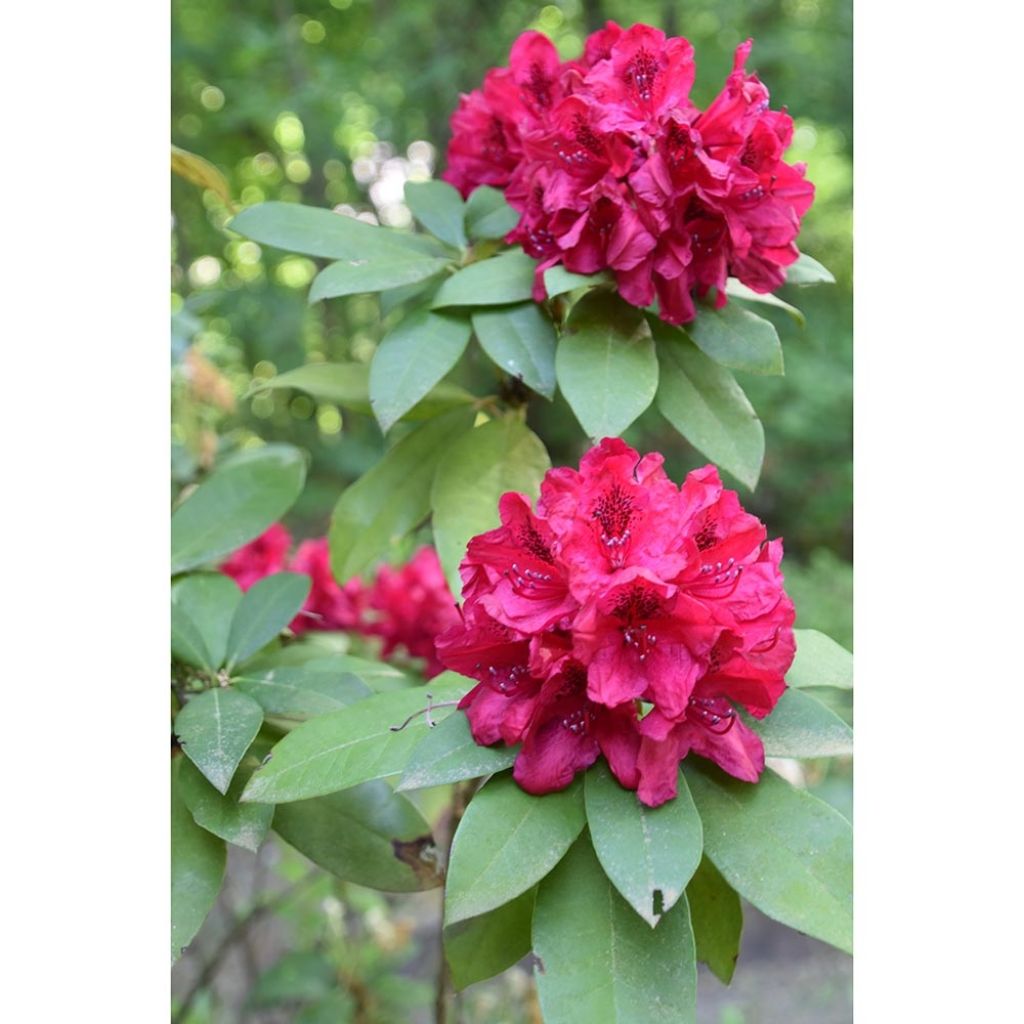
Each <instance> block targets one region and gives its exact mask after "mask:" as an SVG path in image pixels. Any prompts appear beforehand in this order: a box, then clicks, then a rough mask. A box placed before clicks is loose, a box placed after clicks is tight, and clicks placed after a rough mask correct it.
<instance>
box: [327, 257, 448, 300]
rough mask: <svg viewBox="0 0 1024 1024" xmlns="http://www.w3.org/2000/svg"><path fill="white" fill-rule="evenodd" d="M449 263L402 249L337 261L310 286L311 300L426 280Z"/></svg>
mask: <svg viewBox="0 0 1024 1024" xmlns="http://www.w3.org/2000/svg"><path fill="white" fill-rule="evenodd" d="M450 263H451V260H450V259H448V258H447V257H446V256H431V255H428V254H427V253H421V252H413V251H411V250H408V251H407V250H402V251H401V252H396V253H394V254H391V253H389V254H388V255H386V256H382V257H380V258H379V259H377V260H370V259H366V258H356V259H348V260H338V261H337V262H336V263H331V264H329V265H328V266H326V267H324V269H323V270H321V271H320V273H319V274H317V275H316V277H315V278H314V279H313V284H312V285H311V286H310V289H309V301H310V303H313V302H319V301H320V300H321V299H337V298H340V297H341V296H343V295H362V294H363V293H365V292H383V291H387V290H388V289H389V288H400V287H401V286H402V285H406V284H415V283H416V282H418V281H425V280H427V278H430V277H433V276H434V275H435V274H439V273H441V271H442V270H444V268H445V267H447V266H448V265H449V264H450Z"/></svg>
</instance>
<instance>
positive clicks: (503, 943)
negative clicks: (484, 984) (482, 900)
mask: <svg viewBox="0 0 1024 1024" xmlns="http://www.w3.org/2000/svg"><path fill="white" fill-rule="evenodd" d="M536 896H537V890H536V889H528V890H527V891H526V892H524V893H523V894H522V895H521V896H517V897H516V898H515V899H514V900H512V901H511V902H510V903H506V904H505V905H504V906H501V907H497V908H495V909H494V910H492V911H490V912H489V913H487V914H481V915H480V916H479V917H471V918H469V919H468V920H466V921H458V922H456V923H455V924H450V925H447V926H446V927H445V929H444V954H445V959H446V960H447V961H448V967H449V969H450V970H451V975H452V982H453V984H454V985H455V988H456V990H457V991H461V990H462V989H464V988H466V987H467V986H469V985H474V984H476V982H478V981H484V980H485V979H487V978H493V977H494V976H495V975H496V974H500V973H501V972H502V971H505V970H508V968H509V967H512V966H513V965H514V964H517V963H518V962H519V961H520V960H522V958H523V957H524V956H526V954H527V953H529V952H530V946H531V938H530V924H531V922H532V920H533V901H534V900H535V899H536Z"/></svg>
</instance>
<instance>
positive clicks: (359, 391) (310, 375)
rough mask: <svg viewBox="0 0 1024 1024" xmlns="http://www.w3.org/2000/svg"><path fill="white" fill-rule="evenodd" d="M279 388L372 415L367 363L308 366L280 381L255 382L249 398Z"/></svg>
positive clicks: (257, 379) (316, 364)
mask: <svg viewBox="0 0 1024 1024" xmlns="http://www.w3.org/2000/svg"><path fill="white" fill-rule="evenodd" d="M276 388H295V389H296V390H297V391H304V392H305V393H306V394H307V395H311V396H312V397H313V398H316V399H318V400H320V401H322V402H333V403H334V404H335V405H341V406H344V407H345V408H346V409H355V410H356V411H358V412H365V413H369V411H370V367H369V366H367V365H366V364H365V363H307V364H306V365H305V366H299V367H297V368H296V369H294V370H289V371H288V372H287V373H279V374H278V375H277V376H276V377H269V378H266V379H264V378H260V377H257V378H255V379H254V380H253V382H252V384H251V385H250V386H249V395H258V394H262V393H263V392H264V391H272V390H274V389H276Z"/></svg>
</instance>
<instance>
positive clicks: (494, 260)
mask: <svg viewBox="0 0 1024 1024" xmlns="http://www.w3.org/2000/svg"><path fill="white" fill-rule="evenodd" d="M536 266H537V265H536V263H534V261H533V260H532V259H530V257H529V256H527V255H526V253H525V252H523V251H522V249H512V250H510V251H509V252H504V253H501V254H500V255H498V256H492V257H491V258H490V259H486V260H480V261H479V262H478V263H471V264H470V265H469V266H468V267H465V268H464V269H462V270H459V271H457V272H456V273H454V274H452V276H451V277H449V278H448V280H447V281H445V282H444V283H443V284H442V285H441V287H440V288H439V289H438V290H437V295H436V296H434V302H433V306H434V309H440V308H442V307H444V306H504V305H507V304H508V303H510V302H525V301H526V300H527V299H529V298H530V297H531V296H532V294H533V273H534V270H535V269H536Z"/></svg>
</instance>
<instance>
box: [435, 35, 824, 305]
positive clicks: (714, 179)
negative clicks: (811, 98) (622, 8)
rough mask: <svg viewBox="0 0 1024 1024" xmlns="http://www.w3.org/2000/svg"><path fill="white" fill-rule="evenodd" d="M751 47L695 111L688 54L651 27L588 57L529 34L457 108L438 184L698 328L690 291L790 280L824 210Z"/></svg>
mask: <svg viewBox="0 0 1024 1024" xmlns="http://www.w3.org/2000/svg"><path fill="white" fill-rule="evenodd" d="M750 49H751V42H750V40H748V41H747V42H745V43H743V44H742V45H741V46H739V47H738V48H737V50H736V58H735V62H734V68H733V72H732V74H730V75H729V77H728V79H727V81H726V84H725V87H724V89H723V90H722V91H721V92H720V93H719V94H718V96H717V97H716V98H715V99H714V100H713V101H712V102H711V104H710V106H708V107H707V109H706V110H700V109H699V108H698V107H696V106H695V105H694V104H693V103H692V102H691V101H690V99H689V92H690V87H691V86H692V84H693V80H694V75H695V67H694V60H693V47H692V46H691V45H690V43H689V42H688V41H687V40H685V39H682V38H672V39H667V38H666V37H665V35H664V33H662V32H660V31H658V30H657V29H655V28H651V27H650V26H648V25H634V26H633V27H632V28H630V29H628V30H623V29H622V28H620V27H619V26H618V25H617V24H615V23H614V22H608V24H607V26H606V27H605V28H604V29H602V30H601V31H600V32H596V33H594V34H593V35H591V36H590V37H589V38H588V39H587V41H586V45H585V48H584V52H583V56H582V58H581V59H579V60H574V61H567V62H562V61H560V60H559V58H558V54H557V52H556V50H555V48H554V46H553V45H552V44H551V42H550V40H549V39H548V38H547V37H546V36H543V35H541V34H540V33H538V32H526V33H524V34H523V35H521V36H520V37H519V38H518V39H517V40H516V42H515V44H514V45H513V47H512V51H511V54H510V57H509V66H508V67H507V68H493V69H492V70H490V71H489V72H488V73H487V75H486V76H485V78H484V82H483V87H482V88H481V89H477V90H475V91H474V92H472V93H470V94H469V95H463V96H462V97H461V99H460V102H459V107H458V109H457V110H456V112H455V113H454V114H453V115H452V120H451V127H452V140H451V143H450V145H449V147H448V169H447V171H446V172H445V174H444V178H445V179H446V180H447V181H449V182H451V183H452V184H453V185H455V187H456V188H458V189H459V191H460V192H461V193H462V194H463V196H467V195H468V194H469V193H470V192H472V190H473V189H474V188H476V187H477V186H478V185H492V186H495V187H497V188H500V189H504V190H505V197H506V199H507V200H508V202H509V203H510V204H511V205H512V206H513V207H514V208H515V209H516V210H518V211H519V212H520V214H521V217H520V220H519V224H518V226H517V227H516V228H515V229H514V230H513V231H512V232H511V233H510V234H509V235H508V236H507V241H509V242H518V243H520V244H521V245H522V247H523V249H524V250H525V251H526V252H527V253H529V255H530V256H533V257H534V258H535V259H538V260H539V261H540V263H539V265H538V269H537V277H536V283H535V287H534V297H535V298H536V299H537V301H541V300H542V299H544V298H545V296H546V292H545V289H544V282H543V272H544V270H546V269H547V268H548V267H551V266H554V265H555V264H559V263H560V264H562V265H564V266H565V267H566V269H568V270H571V271H574V272H576V273H580V274H593V273H595V272H597V271H599V270H604V269H609V270H611V271H612V272H613V273H614V275H615V278H616V281H617V283H618V288H619V292H620V294H621V295H622V297H623V298H624V299H626V301H627V302H630V303H632V304H633V305H636V306H641V307H647V306H650V305H651V304H652V303H653V302H654V300H655V298H657V300H658V303H659V308H660V315H661V317H662V319H663V320H666V321H667V322H669V323H673V324H679V323H687V322H688V321H690V320H692V319H693V318H694V316H695V315H696V310H695V307H694V302H693V293H694V292H695V293H696V294H697V295H698V296H700V297H704V296H705V295H707V294H708V292H709V291H710V290H711V289H715V292H716V295H715V302H716V304H717V305H718V306H722V305H724V304H725V302H726V296H725V291H724V289H725V284H726V279H727V278H728V277H730V276H732V277H736V278H739V280H740V281H742V282H743V283H744V284H746V285H747V286H748V287H750V288H752V289H753V290H754V291H756V292H762V293H764V292H770V291H772V290H773V289H775V288H778V287H779V285H781V284H782V283H783V282H784V280H785V268H786V267H787V266H788V265H789V264H791V263H792V262H793V261H794V260H795V259H796V258H797V256H798V255H799V252H798V250H797V248H796V245H795V239H796V237H797V235H798V234H799V231H800V219H801V217H803V215H804V214H805V213H806V212H807V210H808V208H809V207H810V205H811V203H812V201H813V198H814V186H813V185H812V184H811V183H810V182H809V181H807V180H806V179H805V177H804V170H805V168H804V165H803V164H787V163H786V162H785V161H784V160H783V159H782V154H783V153H784V152H785V150H786V148H787V147H788V146H789V144H790V141H791V139H792V136H793V121H792V118H790V116H789V115H788V114H787V113H785V111H774V110H770V109H769V107H768V90H767V89H766V88H765V87H764V85H763V84H762V83H761V82H760V80H759V79H758V77H757V76H756V75H754V74H748V73H747V72H746V70H745V64H746V61H747V57H748V56H749V54H750Z"/></svg>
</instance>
